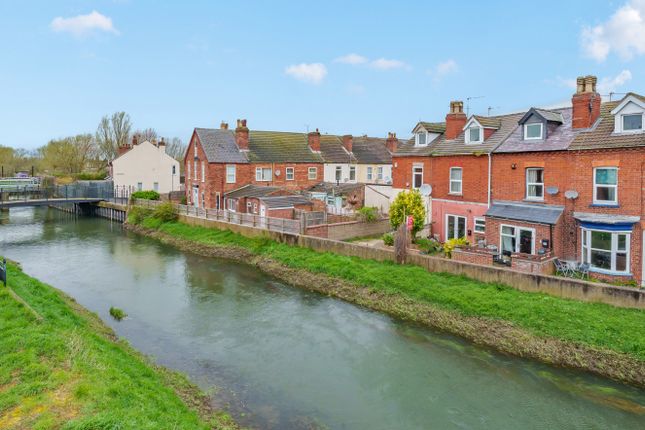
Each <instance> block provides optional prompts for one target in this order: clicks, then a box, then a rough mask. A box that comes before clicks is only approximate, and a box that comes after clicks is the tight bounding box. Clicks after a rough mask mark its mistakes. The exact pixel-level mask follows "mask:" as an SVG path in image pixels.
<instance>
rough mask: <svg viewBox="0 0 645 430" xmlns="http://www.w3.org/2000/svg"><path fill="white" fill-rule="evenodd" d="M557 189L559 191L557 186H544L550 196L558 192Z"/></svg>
mask: <svg viewBox="0 0 645 430" xmlns="http://www.w3.org/2000/svg"><path fill="white" fill-rule="evenodd" d="M558 191H560V190H559V189H558V187H546V192H547V194H549V195H551V196H555V195H556V194H558Z"/></svg>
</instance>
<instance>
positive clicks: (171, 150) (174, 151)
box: [166, 137, 186, 161]
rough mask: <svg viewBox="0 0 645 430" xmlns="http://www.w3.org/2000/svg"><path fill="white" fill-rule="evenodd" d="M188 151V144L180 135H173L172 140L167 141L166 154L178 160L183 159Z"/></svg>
mask: <svg viewBox="0 0 645 430" xmlns="http://www.w3.org/2000/svg"><path fill="white" fill-rule="evenodd" d="M185 153H186V144H184V142H182V140H181V139H180V138H178V137H173V138H172V139H171V140H170V141H168V142H166V154H168V155H170V156H171V157H172V158H174V159H175V160H177V161H183V159H184V154H185Z"/></svg>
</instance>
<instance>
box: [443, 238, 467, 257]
mask: <svg viewBox="0 0 645 430" xmlns="http://www.w3.org/2000/svg"><path fill="white" fill-rule="evenodd" d="M468 245H470V242H468V239H466V237H458V238H457V237H456V238H454V239H450V240H449V241H447V242H446V243H444V244H443V252H444V254H446V257H448V258H452V250H453V249H455V248H457V247H458V246H468Z"/></svg>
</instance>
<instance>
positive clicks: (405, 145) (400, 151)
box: [394, 135, 443, 157]
mask: <svg viewBox="0 0 645 430" xmlns="http://www.w3.org/2000/svg"><path fill="white" fill-rule="evenodd" d="M441 139H443V135H442V136H439V137H437V138H436V139H435V140H433V141H432V142H430V143H429V144H428V145H427V146H414V142H415V139H414V136H413V137H411V138H410V139H408V140H404V139H399V144H398V145H397V148H396V151H395V153H394V155H395V156H397V157H413V156H429V155H432V148H433V146H434V145H436V143H437V142H438V141H439V140H441Z"/></svg>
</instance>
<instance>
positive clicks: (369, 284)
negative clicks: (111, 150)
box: [140, 218, 645, 385]
mask: <svg viewBox="0 0 645 430" xmlns="http://www.w3.org/2000/svg"><path fill="white" fill-rule="evenodd" d="M140 224H141V226H143V227H146V228H149V229H153V230H154V231H156V232H158V233H159V234H162V235H164V236H166V237H170V238H175V239H177V240H180V241H183V242H186V243H192V244H201V245H204V246H205V247H211V248H213V247H215V248H217V247H219V248H227V249H228V250H229V251H226V252H224V254H223V256H230V255H227V253H228V254H230V250H231V249H233V248H234V249H238V250H243V251H244V252H245V253H246V254H247V255H248V256H255V258H256V260H257V259H263V260H267V259H270V260H271V261H272V262H276V263H279V264H280V265H282V266H283V267H286V268H289V269H293V270H298V271H300V272H301V273H302V272H307V273H313V274H320V275H323V276H326V277H330V278H331V279H335V280H338V281H342V282H343V283H344V284H349V285H351V286H353V287H354V289H355V290H356V289H360V290H361V292H360V294H359V293H354V292H351V293H347V292H346V291H345V292H344V293H342V294H345V295H346V296H347V297H343V298H346V299H348V300H350V301H354V302H360V304H363V305H366V306H369V307H372V308H375V309H379V310H385V311H387V312H390V313H393V314H397V315H399V316H403V317H406V318H409V319H413V320H417V321H419V322H428V321H430V320H432V319H433V318H434V320H436V315H438V314H439V313H440V312H441V313H444V316H445V317H446V318H447V319H450V318H455V317H463V318H466V319H470V322H471V323H473V321H474V320H477V321H479V322H481V321H484V322H485V324H483V325H480V324H479V323H474V325H473V324H470V323H469V324H470V327H471V328H472V327H474V326H477V325H479V329H481V330H488V331H491V332H496V331H497V330H498V329H499V328H500V327H506V328H509V327H510V328H512V329H513V330H519V331H517V333H515V335H514V336H515V338H514V340H513V342H515V344H514V345H515V346H512V347H511V346H509V345H505V344H504V342H510V341H509V340H508V339H505V338H504V336H501V335H500V338H499V339H485V340H481V343H484V344H487V345H491V346H495V347H496V348H498V349H500V350H502V351H505V352H510V353H514V354H517V355H521V356H528V357H532V358H539V359H542V360H544V361H548V362H552V363H554V364H560V365H566V366H571V367H578V368H582V369H586V370H591V371H594V372H596V373H600V374H603V375H606V376H610V377H612V378H614V379H620V380H623V381H628V382H631V383H634V384H637V385H645V376H643V375H642V374H641V375H639V373H642V372H643V371H645V332H643V330H642V327H644V326H645V312H643V311H641V310H637V309H624V308H617V307H613V306H610V305H606V304H601V303H587V302H579V301H575V300H568V299H563V298H558V297H553V296H549V295H546V294H539V293H527V292H521V291H518V290H516V289H514V288H511V287H508V286H504V285H498V284H491V283H483V282H479V281H475V280H472V279H468V278H466V277H462V276H456V275H451V274H446V273H430V272H427V271H426V270H425V269H423V268H421V267H417V266H411V265H408V266H401V265H396V264H394V263H391V262H377V261H373V260H365V259H360V258H356V257H345V256H341V255H336V254H332V253H319V252H315V251H313V250H310V249H305V248H300V247H295V246H289V245H285V244H280V243H277V242H275V241H271V240H268V239H261V238H247V237H244V236H241V235H239V234H236V233H232V232H230V231H222V230H216V229H209V228H204V227H199V226H189V225H186V224H183V223H179V222H167V223H160V222H159V220H157V219H151V218H146V219H143V220H142V221H141V223H140ZM205 254H209V252H206V253H205ZM219 254H221V252H220V253H219ZM233 254H234V253H233ZM210 255H218V252H210ZM242 255H244V254H242ZM232 256H233V257H234V258H236V256H235V255H232ZM237 258H238V259H244V258H239V256H237ZM247 262H248V259H247ZM256 264H257V261H256ZM269 266H270V265H269ZM300 276H302V275H300ZM283 278H284V276H283ZM294 279H295V280H296V284H298V281H297V277H294ZM312 282H313V283H314V284H316V281H315V280H313V281H312ZM312 288H313V289H318V290H321V288H320V287H319V286H317V285H316V286H314V287H312ZM330 288H333V287H330ZM322 292H329V291H325V290H322ZM330 294H334V295H338V296H342V294H340V293H338V294H337V293H336V292H334V293H330ZM366 294H368V295H369V294H372V295H375V296H376V295H378V296H379V297H381V299H380V302H381V303H377V302H378V301H377V300H372V299H371V298H367V299H365V300H363V299H361V298H360V297H362V298H365V297H366ZM349 296H352V297H349ZM359 296H360V297H359ZM361 300H363V301H362V302H361ZM388 302H389V303H388ZM395 303H399V305H400V306H401V307H407V310H406V311H405V312H404V311H401V312H399V310H398V309H397V308H396V306H399V305H396V306H395ZM416 305H423V306H420V307H416ZM430 323H431V325H436V326H438V327H440V328H444V329H447V330H449V331H453V332H455V333H457V334H463V333H460V330H465V329H464V328H463V327H462V328H458V327H450V323H449V322H444V323H437V322H436V321H435V322H430ZM442 324H443V325H442ZM489 334H490V333H483V334H477V333H473V334H472V335H467V336H466V337H469V338H471V339H473V340H475V341H479V340H480V339H479V338H481V337H482V336H483V337H485V336H487V335H489ZM495 335H498V333H493V336H495ZM522 336H524V338H525V340H522ZM489 337H490V336H489ZM529 337H530V339H529ZM553 340H555V341H556V342H555V343H553V344H552V345H551V346H552V347H553V351H551V352H545V351H537V350H535V351H534V350H531V348H534V346H535V348H537V349H540V347H539V345H540V342H542V343H544V344H545V345H546V344H547V341H549V342H550V341H553ZM523 343H524V344H526V345H524V344H523ZM529 344H531V345H532V346H528V345H529ZM545 348H546V347H545ZM581 348H582V349H581ZM582 350H584V351H582ZM567 351H568V352H567ZM582 352H584V354H582ZM567 354H568V355H570V356H565V355H567ZM578 355H580V356H578ZM618 361H621V363H622V364H621V366H622V368H621V369H618V368H617V366H618V365H617V362H618ZM605 367H607V368H605ZM609 367H613V369H610V368H609Z"/></svg>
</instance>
